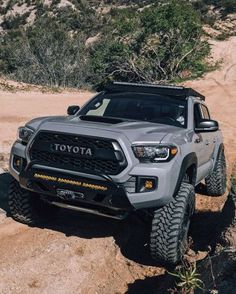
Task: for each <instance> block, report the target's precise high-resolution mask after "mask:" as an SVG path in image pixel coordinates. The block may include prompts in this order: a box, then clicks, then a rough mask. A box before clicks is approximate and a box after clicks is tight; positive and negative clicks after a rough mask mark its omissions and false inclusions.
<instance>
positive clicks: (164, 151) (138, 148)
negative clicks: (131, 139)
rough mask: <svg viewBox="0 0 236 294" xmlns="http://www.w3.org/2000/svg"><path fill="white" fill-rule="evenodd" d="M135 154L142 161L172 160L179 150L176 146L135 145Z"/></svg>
mask: <svg viewBox="0 0 236 294" xmlns="http://www.w3.org/2000/svg"><path fill="white" fill-rule="evenodd" d="M132 148H133V151H134V155H135V156H136V157H137V158H138V159H139V160H140V161H151V162H159V161H170V160H171V159H172V158H173V157H174V156H175V155H176V154H177V152H178V149H177V147H176V146H161V145H159V146H152V145H133V146H132Z"/></svg>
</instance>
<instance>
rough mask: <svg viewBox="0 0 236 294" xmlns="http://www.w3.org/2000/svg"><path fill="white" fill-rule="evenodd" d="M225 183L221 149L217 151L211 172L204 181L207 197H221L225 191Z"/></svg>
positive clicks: (224, 162)
mask: <svg viewBox="0 0 236 294" xmlns="http://www.w3.org/2000/svg"><path fill="white" fill-rule="evenodd" d="M226 181H227V176H226V160H225V154H224V149H223V148H222V149H221V150H220V151H219V154H218V157H217V160H216V163H215V167H214V169H213V171H212V172H211V174H210V175H209V176H208V177H206V179H205V183H206V190H207V195H209V196H222V195H223V194H224V193H225V191H226Z"/></svg>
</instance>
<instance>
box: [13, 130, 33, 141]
mask: <svg viewBox="0 0 236 294" xmlns="http://www.w3.org/2000/svg"><path fill="white" fill-rule="evenodd" d="M33 134H34V131H33V130H31V129H29V128H27V127H19V129H18V134H17V140H19V141H21V142H23V143H28V142H29V140H30V138H31V137H32V135H33Z"/></svg>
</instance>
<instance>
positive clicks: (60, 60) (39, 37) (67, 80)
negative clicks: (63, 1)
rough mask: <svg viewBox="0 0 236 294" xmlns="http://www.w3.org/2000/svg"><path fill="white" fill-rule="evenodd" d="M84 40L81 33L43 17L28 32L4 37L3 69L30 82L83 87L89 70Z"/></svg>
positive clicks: (0, 54)
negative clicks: (68, 31)
mask: <svg viewBox="0 0 236 294" xmlns="http://www.w3.org/2000/svg"><path fill="white" fill-rule="evenodd" d="M84 41H85V40H84V38H83V35H82V34H76V35H74V36H73V37H72V36H70V35H69V34H67V33H66V31H65V30H64V29H63V27H61V26H60V25H59V24H57V23H55V22H54V21H52V20H49V19H42V20H41V21H40V22H38V23H37V24H35V26H34V27H32V28H28V29H27V30H26V31H22V32H20V33H19V32H14V33H12V34H10V35H9V34H8V35H7V36H5V38H4V41H3V44H2V46H1V47H0V59H1V60H5V63H4V64H3V65H2V70H3V71H4V72H5V73H6V74H8V75H10V76H11V77H12V78H14V79H16V80H19V81H23V82H27V83H33V84H40V85H49V86H62V87H65V86H69V87H81V86H82V85H84V84H85V81H86V73H87V70H88V68H87V64H86V60H87V59H86V53H85V48H84Z"/></svg>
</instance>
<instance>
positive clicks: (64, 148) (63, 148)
mask: <svg viewBox="0 0 236 294" xmlns="http://www.w3.org/2000/svg"><path fill="white" fill-rule="evenodd" d="M52 147H53V150H54V151H57V152H61V153H69V154H74V155H80V156H93V152H92V149H91V148H88V147H82V146H75V145H66V144H57V143H55V144H52Z"/></svg>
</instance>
